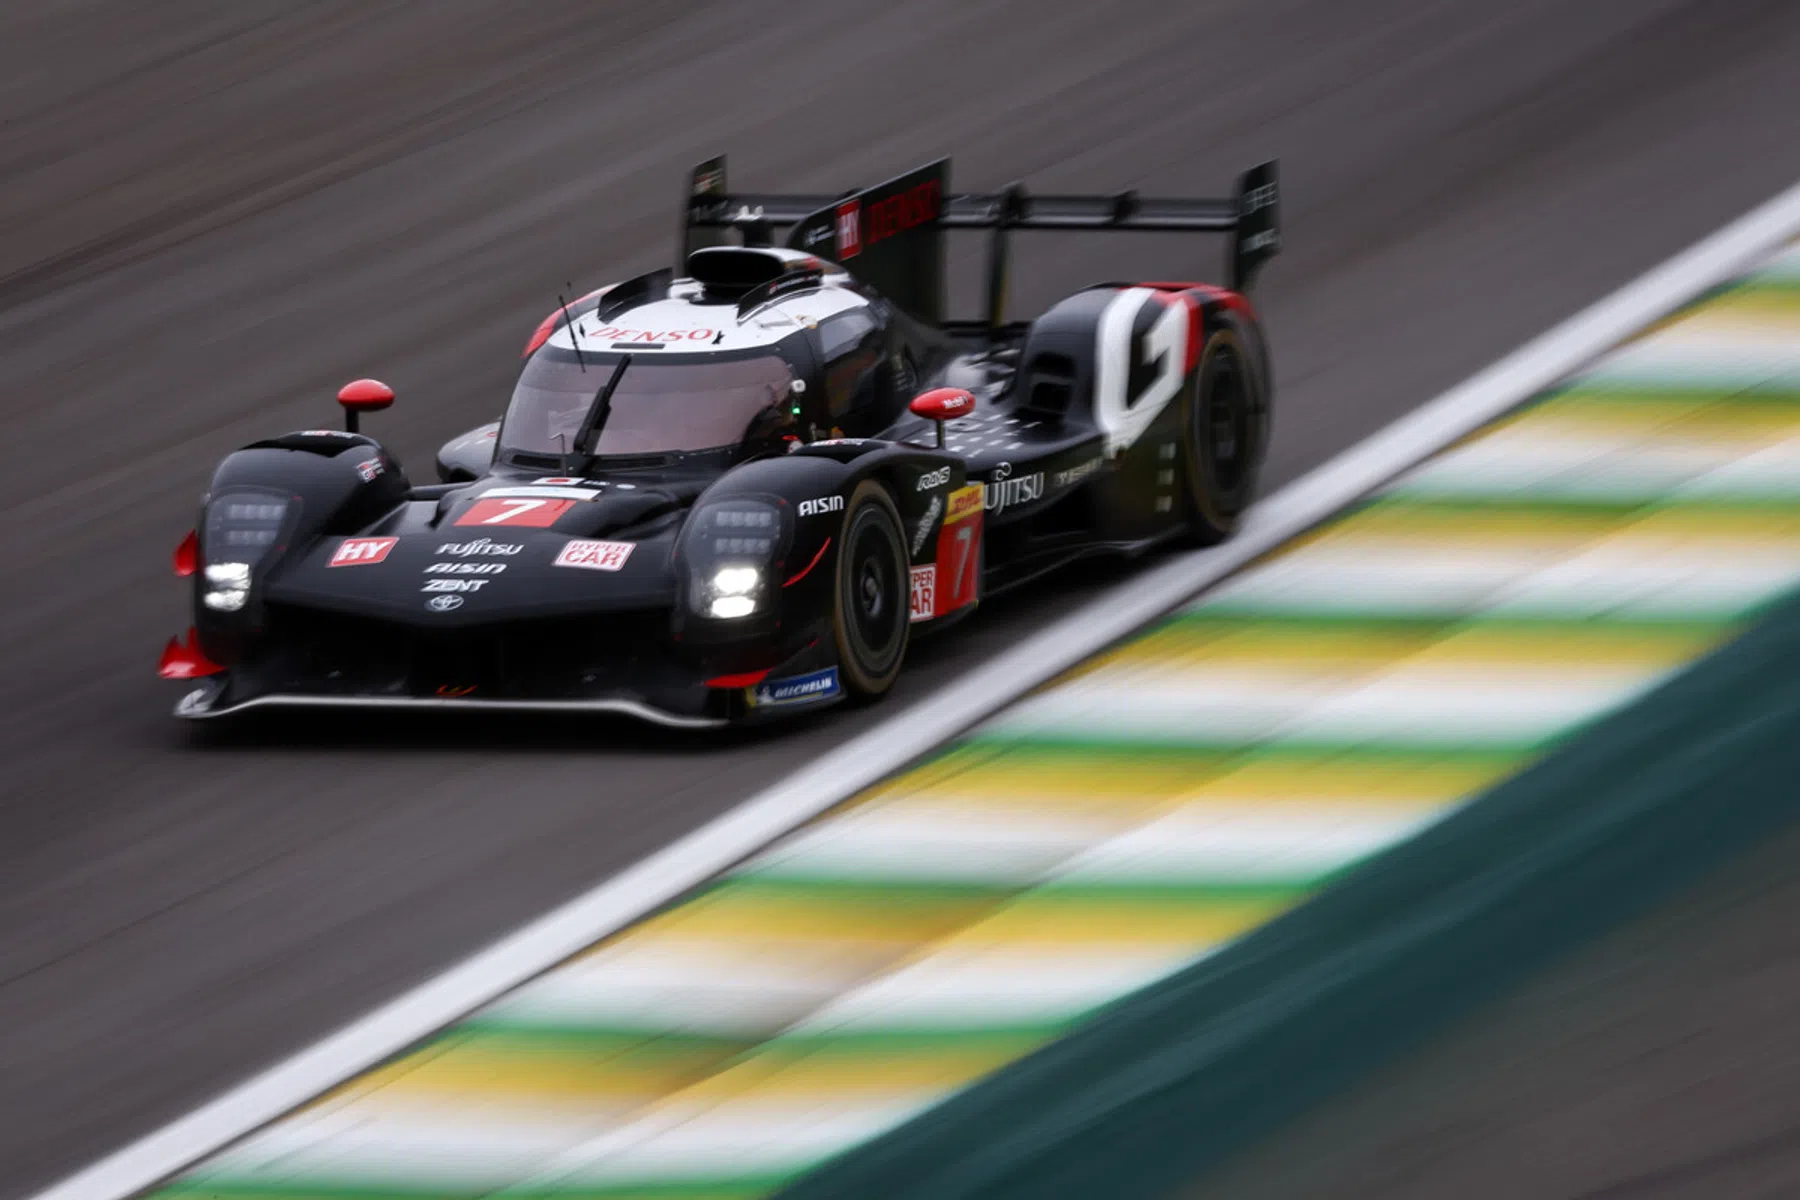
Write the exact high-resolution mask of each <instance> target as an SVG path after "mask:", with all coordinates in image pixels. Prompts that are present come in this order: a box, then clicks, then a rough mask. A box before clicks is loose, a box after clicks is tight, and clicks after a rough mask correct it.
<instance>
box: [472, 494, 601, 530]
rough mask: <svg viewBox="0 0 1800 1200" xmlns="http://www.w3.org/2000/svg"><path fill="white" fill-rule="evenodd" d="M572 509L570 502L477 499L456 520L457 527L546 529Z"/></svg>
mask: <svg viewBox="0 0 1800 1200" xmlns="http://www.w3.org/2000/svg"><path fill="white" fill-rule="evenodd" d="M573 507H575V501H573V500H514V499H505V500H502V499H488V500H477V501H476V502H475V503H474V504H472V505H470V506H469V510H468V511H467V512H465V513H463V515H462V516H460V517H458V518H456V524H458V525H524V526H527V527H529V528H532V529H548V528H550V526H552V525H554V524H556V518H558V517H560V516H562V515H563V514H564V513H566V512H568V511H569V510H570V509H571V508H573Z"/></svg>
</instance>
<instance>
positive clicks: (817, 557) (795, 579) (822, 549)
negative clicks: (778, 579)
mask: <svg viewBox="0 0 1800 1200" xmlns="http://www.w3.org/2000/svg"><path fill="white" fill-rule="evenodd" d="M830 545H831V539H830V538H826V539H825V540H824V541H823V542H821V543H820V544H819V552H818V553H817V554H815V555H813V556H812V561H811V562H809V563H807V564H806V568H805V570H802V571H801V572H800V573H799V574H798V575H796V576H794V577H793V578H792V579H790V580H788V581H787V582H786V583H784V584H782V585H781V586H782V587H793V586H794V585H795V584H796V583H799V582H800V581H801V580H802V579H805V578H806V576H807V572H809V571H811V570H812V569H813V568H814V567H816V566H818V565H819V560H820V559H821V558H824V557H825V549H826V547H828V546H830Z"/></svg>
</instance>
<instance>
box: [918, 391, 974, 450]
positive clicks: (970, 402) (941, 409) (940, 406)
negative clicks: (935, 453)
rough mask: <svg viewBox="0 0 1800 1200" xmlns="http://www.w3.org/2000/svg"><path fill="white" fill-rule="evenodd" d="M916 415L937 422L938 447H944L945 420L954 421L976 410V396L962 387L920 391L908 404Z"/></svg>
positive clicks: (940, 448)
mask: <svg viewBox="0 0 1800 1200" xmlns="http://www.w3.org/2000/svg"><path fill="white" fill-rule="evenodd" d="M907 407H908V408H910V409H912V413H913V415H914V416H915V417H924V418H925V419H926V420H927V421H932V422H935V423H936V424H937V444H938V449H939V450H942V449H943V448H944V422H945V421H954V420H956V418H958V417H966V416H968V415H969V414H970V413H972V412H974V411H975V397H974V396H972V395H971V394H969V393H968V392H966V391H964V390H963V389H962V388H955V387H941V388H932V389H931V390H930V391H929V392H920V393H919V394H918V395H917V396H914V397H913V398H912V403H911V404H909V405H907Z"/></svg>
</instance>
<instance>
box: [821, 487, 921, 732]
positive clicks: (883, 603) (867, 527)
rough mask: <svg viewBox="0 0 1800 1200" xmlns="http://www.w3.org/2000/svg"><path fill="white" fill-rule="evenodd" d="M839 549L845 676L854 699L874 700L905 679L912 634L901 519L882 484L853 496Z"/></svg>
mask: <svg viewBox="0 0 1800 1200" xmlns="http://www.w3.org/2000/svg"><path fill="white" fill-rule="evenodd" d="M839 545H840V547H841V548H840V549H839V551H838V569H837V590H836V600H835V604H834V609H833V621H832V627H833V629H832V631H833V634H834V635H835V637H836V640H837V650H838V668H839V673H840V674H841V675H842V676H843V680H844V688H845V690H846V691H848V692H849V693H850V694H851V696H853V697H860V698H863V699H872V698H874V697H876V696H880V695H882V694H883V693H885V692H886V691H887V690H888V689H889V688H890V687H892V686H893V685H894V680H895V679H896V678H897V677H898V676H899V674H900V663H901V660H903V659H904V658H905V657H906V640H907V633H908V631H909V628H910V625H909V620H908V617H909V613H910V610H909V607H908V593H907V589H908V586H909V582H910V579H909V575H908V572H907V569H906V565H907V557H906V544H905V540H904V537H903V535H902V534H901V530H900V513H899V511H898V510H897V509H896V508H895V507H894V501H893V500H892V499H891V498H890V497H889V496H888V494H887V492H886V491H885V490H884V489H883V488H882V487H881V485H880V484H878V483H875V482H873V481H872V480H865V481H864V482H862V483H860V484H858V485H857V487H856V490H855V491H854V492H852V493H851V494H850V503H849V504H848V505H847V506H846V512H845V513H844V528H843V538H842V541H841V542H840V543H839Z"/></svg>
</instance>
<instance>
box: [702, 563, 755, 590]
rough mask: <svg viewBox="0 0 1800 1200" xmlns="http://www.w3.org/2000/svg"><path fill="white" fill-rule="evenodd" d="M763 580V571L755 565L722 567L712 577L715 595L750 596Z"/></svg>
mask: <svg viewBox="0 0 1800 1200" xmlns="http://www.w3.org/2000/svg"><path fill="white" fill-rule="evenodd" d="M761 582H762V572H761V571H759V570H757V569H756V568H755V567H720V568H719V570H718V572H717V573H716V574H715V575H714V576H713V577H712V590H713V595H715V596H748V595H749V594H750V593H751V592H754V591H755V590H756V585H757V584H759V583H761Z"/></svg>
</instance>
